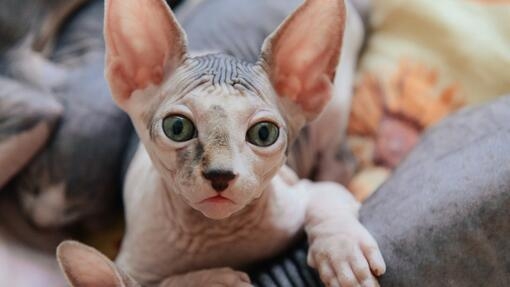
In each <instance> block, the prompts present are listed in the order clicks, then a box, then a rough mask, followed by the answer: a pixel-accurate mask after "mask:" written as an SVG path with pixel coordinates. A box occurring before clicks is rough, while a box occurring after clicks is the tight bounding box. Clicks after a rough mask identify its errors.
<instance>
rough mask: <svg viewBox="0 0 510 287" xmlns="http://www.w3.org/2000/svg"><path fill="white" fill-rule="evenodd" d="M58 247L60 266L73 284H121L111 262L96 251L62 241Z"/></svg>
mask: <svg viewBox="0 0 510 287" xmlns="http://www.w3.org/2000/svg"><path fill="white" fill-rule="evenodd" d="M59 249H60V250H59V258H60V262H61V266H62V268H63V270H64V272H65V273H66V274H67V278H68V279H69V281H70V282H71V283H72V284H73V286H75V287H86V286H104V287H120V286H122V282H121V281H120V277H119V275H118V274H117V272H116V270H115V267H114V266H113V263H111V262H110V261H109V259H107V258H106V257H105V256H104V255H102V254H100V253H99V252H98V251H96V250H94V249H92V248H90V247H87V246H84V245H81V244H78V243H64V244H63V245H62V246H61V247H60V248H59Z"/></svg>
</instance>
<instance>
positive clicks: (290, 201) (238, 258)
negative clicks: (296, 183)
mask: <svg viewBox="0 0 510 287" xmlns="http://www.w3.org/2000/svg"><path fill="white" fill-rule="evenodd" d="M270 200H271V204H270V205H269V206H268V207H267V209H266V210H264V213H263V214H260V216H259V218H255V219H254V220H253V221H248V222H247V223H246V224H245V225H243V226H238V227H236V228H230V229H228V228H227V227H218V226H210V227H203V226H198V227H196V228H194V227H192V228H190V229H188V230H185V231H183V230H182V228H179V227H178V226H177V225H175V224H173V223H172V221H174V220H175V218H169V217H168V214H166V215H163V214H164V211H163V210H158V204H157V203H156V202H152V203H151V202H147V203H148V204H150V205H151V209H146V210H148V211H150V212H147V213H145V214H143V215H140V214H139V215H137V216H136V217H133V218H131V220H130V221H129V223H130V225H129V226H128V230H129V232H128V233H127V234H126V237H125V238H124V242H123V246H122V250H121V254H120V255H119V258H118V261H117V262H118V263H119V264H120V266H122V267H123V268H125V270H126V271H127V272H128V273H129V274H131V275H132V276H133V277H134V278H135V279H137V280H138V281H139V282H141V283H153V282H159V281H161V280H163V279H165V278H168V277H169V276H171V275H175V274H183V273H187V272H190V271H197V270H202V269H209V268H216V267H231V268H235V269H240V268H244V267H248V266H249V265H251V264H254V263H257V262H258V261H261V260H264V259H267V258H270V257H273V256H275V255H277V254H279V253H281V252H283V251H284V250H285V249H287V248H289V247H290V246H291V245H292V244H293V242H294V241H295V240H296V238H297V237H298V236H300V235H301V232H302V226H303V223H304V215H305V207H304V204H303V201H302V200H301V199H300V198H299V196H298V195H297V194H293V193H291V192H286V191H285V192H283V193H281V194H277V195H275V196H273V197H272V198H271V199H270ZM148 222H150V224H148ZM217 228H226V229H225V230H218V229H217Z"/></svg>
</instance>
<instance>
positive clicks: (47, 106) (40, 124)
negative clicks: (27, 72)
mask: <svg viewBox="0 0 510 287" xmlns="http://www.w3.org/2000/svg"><path fill="white" fill-rule="evenodd" d="M0 87H1V89H0V188H2V187H3V186H4V185H5V184H6V183H7V182H8V181H9V180H10V179H11V178H12V177H13V176H14V175H15V174H16V173H17V172H18V171H20V169H22V168H23V167H24V166H25V165H26V164H27V163H28V162H29V161H30V159H31V158H32V157H33V156H34V155H35V154H36V153H37V152H38V151H39V149H40V148H41V147H42V146H43V145H44V144H45V142H46V141H47V140H48V138H49V137H50V134H51V131H52V129H53V127H54V125H55V123H56V122H57V120H58V118H59V116H60V115H61V113H62V106H61V105H60V104H59V103H58V102H56V101H55V100H54V99H53V98H52V97H51V96H50V95H48V94H44V93H42V92H39V91H36V90H33V89H32V88H30V87H28V86H27V85H23V84H20V83H18V82H16V81H14V80H11V79H7V78H1V77H0Z"/></svg>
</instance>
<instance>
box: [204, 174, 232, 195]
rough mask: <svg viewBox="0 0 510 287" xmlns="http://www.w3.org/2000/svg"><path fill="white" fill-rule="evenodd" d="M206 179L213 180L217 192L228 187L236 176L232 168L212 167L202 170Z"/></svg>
mask: <svg viewBox="0 0 510 287" xmlns="http://www.w3.org/2000/svg"><path fill="white" fill-rule="evenodd" d="M202 175H203V177H204V178H205V179H207V180H209V181H210V182H211V186H212V188H213V189H214V190H216V191H217V192H222V191H224V190H225V189H227V187H228V184H229V183H230V182H231V181H232V180H234V179H235V178H236V175H235V174H234V172H232V171H231V170H222V169H210V170H206V171H203V172H202Z"/></svg>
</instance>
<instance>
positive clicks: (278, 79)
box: [262, 0, 346, 120]
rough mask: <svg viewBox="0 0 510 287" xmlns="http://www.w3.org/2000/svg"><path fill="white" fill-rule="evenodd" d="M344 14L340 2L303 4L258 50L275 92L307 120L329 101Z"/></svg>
mask: <svg viewBox="0 0 510 287" xmlns="http://www.w3.org/2000/svg"><path fill="white" fill-rule="evenodd" d="M345 13H346V12H345V4H344V1H343V0H307V1H305V3H304V4H303V5H301V6H300V7H299V8H298V9H297V10H296V11H295V12H294V13H293V14H292V15H291V16H290V17H288V18H287V19H286V20H285V21H284V22H283V23H282V24H281V25H280V27H279V28H278V29H277V30H276V31H275V32H274V33H273V34H272V35H271V36H269V37H268V39H266V41H265V42H264V45H263V47H262V60H263V62H264V64H265V65H266V69H267V72H268V73H269V77H270V80H271V82H272V84H273V86H274V88H275V90H276V92H277V93H278V95H279V96H280V97H283V98H287V99H289V100H290V101H291V102H293V103H295V104H297V105H298V107H300V109H301V110H302V111H303V113H304V115H305V116H306V118H307V119H308V120H311V119H313V118H315V117H316V116H317V115H318V114H319V113H320V112H321V111H322V109H323V108H324V106H325V105H326V104H327V102H328V101H329V99H330V98H331V93H332V81H333V78H334V76H335V70H336V67H337V64H338V60H339V57H340V50H341V46H342V39H343V33H344V26H345V17H346V14H345Z"/></svg>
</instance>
